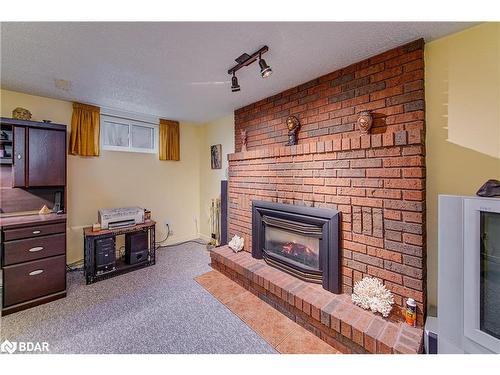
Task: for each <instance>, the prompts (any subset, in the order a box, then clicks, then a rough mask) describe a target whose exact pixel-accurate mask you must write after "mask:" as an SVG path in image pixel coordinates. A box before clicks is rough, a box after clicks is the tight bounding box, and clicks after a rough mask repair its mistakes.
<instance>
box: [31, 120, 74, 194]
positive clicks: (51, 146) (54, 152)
mask: <svg viewBox="0 0 500 375" xmlns="http://www.w3.org/2000/svg"><path fill="white" fill-rule="evenodd" d="M26 143H27V145H28V158H27V162H26V164H27V168H26V169H27V177H28V178H27V180H28V181H27V183H28V186H29V187H36V186H61V185H65V184H66V173H65V171H66V132H62V131H59V130H49V129H37V128H28V135H27V142H26Z"/></svg>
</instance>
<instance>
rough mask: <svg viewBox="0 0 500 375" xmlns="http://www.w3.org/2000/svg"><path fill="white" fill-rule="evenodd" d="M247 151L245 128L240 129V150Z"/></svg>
mask: <svg viewBox="0 0 500 375" xmlns="http://www.w3.org/2000/svg"><path fill="white" fill-rule="evenodd" d="M246 151H247V131H246V130H245V129H242V130H241V152H246Z"/></svg>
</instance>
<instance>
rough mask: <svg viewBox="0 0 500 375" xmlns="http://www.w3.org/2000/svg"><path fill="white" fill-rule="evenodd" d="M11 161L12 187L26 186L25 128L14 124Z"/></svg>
mask: <svg viewBox="0 0 500 375" xmlns="http://www.w3.org/2000/svg"><path fill="white" fill-rule="evenodd" d="M13 133H14V148H13V150H12V151H13V152H12V153H13V161H12V187H25V186H26V128H24V127H21V126H15V127H14V128H13Z"/></svg>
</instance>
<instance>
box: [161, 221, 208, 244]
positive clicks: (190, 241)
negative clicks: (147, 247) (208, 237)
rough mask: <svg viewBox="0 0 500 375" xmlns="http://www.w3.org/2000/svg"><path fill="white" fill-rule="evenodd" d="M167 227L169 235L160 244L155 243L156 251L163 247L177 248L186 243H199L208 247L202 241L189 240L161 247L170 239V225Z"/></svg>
mask: <svg viewBox="0 0 500 375" xmlns="http://www.w3.org/2000/svg"><path fill="white" fill-rule="evenodd" d="M165 225H166V226H167V235H166V237H165V238H164V239H163V240H161V241H159V242H155V246H156V250H158V249H159V248H162V247H175V246H179V245H183V244H185V243H197V244H198V245H204V246H205V245H207V243H206V242H201V241H197V240H188V241H183V242H178V243H175V244H170V245H163V246H161V244H162V243H164V242H166V241H167V240H168V238H169V237H170V225H168V224H165Z"/></svg>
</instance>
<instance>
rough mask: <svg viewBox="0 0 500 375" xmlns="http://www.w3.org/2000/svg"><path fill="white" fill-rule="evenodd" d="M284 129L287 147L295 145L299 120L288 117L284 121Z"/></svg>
mask: <svg viewBox="0 0 500 375" xmlns="http://www.w3.org/2000/svg"><path fill="white" fill-rule="evenodd" d="M286 127H287V128H288V142H287V144H286V145H287V146H293V145H296V144H297V132H298V131H299V128H300V122H299V119H298V118H297V117H295V116H289V117H288V118H287V119H286Z"/></svg>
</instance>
